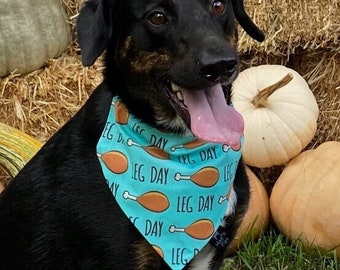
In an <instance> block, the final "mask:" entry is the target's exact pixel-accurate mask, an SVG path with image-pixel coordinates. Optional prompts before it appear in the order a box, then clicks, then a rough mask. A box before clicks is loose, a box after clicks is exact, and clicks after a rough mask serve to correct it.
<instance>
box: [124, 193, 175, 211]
mask: <svg viewBox="0 0 340 270" xmlns="http://www.w3.org/2000/svg"><path fill="white" fill-rule="evenodd" d="M123 197H124V199H126V200H127V199H129V200H132V201H136V202H138V203H139V204H140V205H141V206H143V207H144V208H146V209H148V210H150V211H152V212H163V211H165V210H166V209H168V207H169V204H170V203H169V200H168V198H167V197H166V196H165V195H164V194H163V193H160V192H157V191H149V192H146V193H144V194H143V195H140V196H139V197H136V196H133V195H131V194H129V192H128V191H125V192H124V193H123Z"/></svg>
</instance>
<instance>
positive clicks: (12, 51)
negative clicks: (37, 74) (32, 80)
mask: <svg viewBox="0 0 340 270" xmlns="http://www.w3.org/2000/svg"><path fill="white" fill-rule="evenodd" d="M70 41H71V32H70V26H69V24H68V22H67V16H66V13H65V11H64V9H63V7H62V5H61V3H60V1H58V0H0V77H2V76H5V75H7V74H9V73H10V72H13V71H16V73H21V74H22V73H27V72H30V71H32V70H35V69H38V68H40V67H42V66H43V65H44V64H45V62H46V60H47V59H50V58H54V57H57V56H59V55H60V54H61V53H62V52H63V51H64V50H65V48H66V46H67V45H68V44H69V43H70Z"/></svg>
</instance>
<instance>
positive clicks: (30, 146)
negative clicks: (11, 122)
mask: <svg viewBox="0 0 340 270" xmlns="http://www.w3.org/2000/svg"><path fill="white" fill-rule="evenodd" d="M41 146H42V142H40V141H38V140H36V139H34V138H33V137H31V136H29V135H28V134H26V133H24V132H22V131H20V130H18V129H15V128H12V127H10V126H8V125H6V124H4V123H1V122H0V166H1V167H3V168H4V169H5V171H6V172H8V174H9V176H11V177H14V176H15V175H17V173H18V172H19V171H20V170H21V169H22V168H23V167H24V165H25V164H26V163H27V162H28V161H29V160H30V159H31V158H32V157H33V156H34V155H35V154H36V153H37V152H38V150H39V149H40V148H41Z"/></svg>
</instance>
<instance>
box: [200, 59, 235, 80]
mask: <svg viewBox="0 0 340 270" xmlns="http://www.w3.org/2000/svg"><path fill="white" fill-rule="evenodd" d="M199 65H200V71H201V76H202V77H203V78H204V79H206V80H208V81H210V82H218V81H220V79H221V77H231V76H232V75H233V74H234V72H235V71H236V69H237V65H238V62H237V60H236V59H221V60H217V61H212V63H206V64H203V63H202V62H200V61H199Z"/></svg>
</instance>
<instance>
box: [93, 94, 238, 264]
mask: <svg viewBox="0 0 340 270" xmlns="http://www.w3.org/2000/svg"><path fill="white" fill-rule="evenodd" d="M97 153H98V158H99V160H100V163H101V166H102V170H103V173H104V176H105V178H106V180H107V183H108V185H109V187H110V189H111V191H112V193H113V196H114V197H115V199H116V201H117V203H118V204H119V205H120V207H121V209H122V211H123V212H124V213H125V214H126V215H127V217H128V218H129V219H130V220H131V222H132V223H133V224H134V225H135V227H136V228H137V229H138V230H139V231H140V232H141V234H142V235H143V236H144V237H145V239H146V240H147V241H148V242H149V243H150V244H151V245H152V246H153V248H154V249H155V250H156V251H157V252H158V254H159V255H160V256H161V257H162V258H163V259H164V260H165V261H166V262H167V264H168V265H169V266H170V267H171V268H172V269H174V270H176V269H182V268H183V267H184V266H185V265H186V264H187V263H188V262H189V261H190V260H191V259H192V258H193V257H194V256H195V255H196V254H198V253H199V251H200V250H201V249H202V248H203V247H204V246H205V245H206V244H207V243H208V242H209V240H210V239H212V238H213V237H215V236H216V235H215V234H217V233H218V232H217V229H218V228H219V226H220V224H221V222H222V218H223V216H224V215H225V213H226V211H227V209H228V205H229V199H230V194H231V191H232V183H233V179H234V176H235V170H236V167H237V165H238V161H239V159H240V151H233V150H232V149H231V148H229V147H226V146H225V145H221V144H211V143H207V142H204V141H201V140H198V139H196V138H194V137H178V136H174V135H173V134H169V133H164V132H162V131H159V130H157V129H155V128H152V127H150V126H148V125H146V124H143V123H140V122H138V121H137V119H135V118H134V117H133V116H132V115H130V114H129V112H128V111H127V110H126V108H125V106H124V104H122V103H121V102H120V101H119V100H118V99H117V98H114V100H113V103H112V107H111V110H110V113H109V116H108V120H107V123H106V126H105V128H104V130H103V133H102V136H101V138H100V140H99V142H98V145H97ZM194 269H195V268H194ZM198 269H199V268H198Z"/></svg>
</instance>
